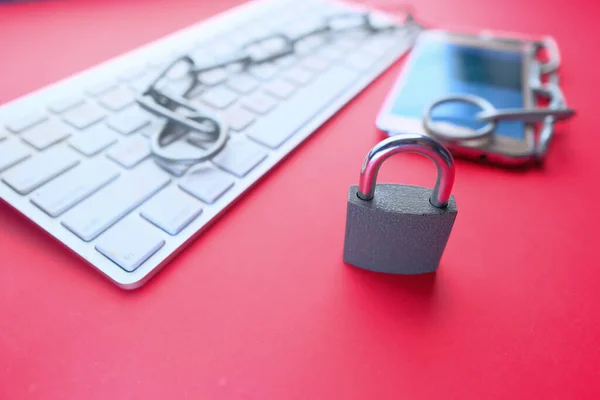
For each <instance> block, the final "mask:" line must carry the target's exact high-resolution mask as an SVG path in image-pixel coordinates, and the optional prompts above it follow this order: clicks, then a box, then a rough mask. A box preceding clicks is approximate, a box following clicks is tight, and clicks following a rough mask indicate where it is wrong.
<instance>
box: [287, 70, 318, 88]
mask: <svg viewBox="0 0 600 400" xmlns="http://www.w3.org/2000/svg"><path fill="white" fill-rule="evenodd" d="M284 77H285V79H287V80H289V81H290V82H292V83H296V84H298V85H306V84H308V83H310V81H312V79H313V78H314V74H313V73H312V72H310V71H308V70H306V69H303V68H300V67H294V68H292V69H290V70H289V71H286V72H285V74H284Z"/></svg>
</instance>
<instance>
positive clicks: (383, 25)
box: [136, 12, 423, 166]
mask: <svg viewBox="0 0 600 400" xmlns="http://www.w3.org/2000/svg"><path fill="white" fill-rule="evenodd" d="M421 29H423V27H422V26H421V25H419V24H418V23H417V22H416V21H415V20H414V18H413V16H412V14H410V13H408V12H407V17H406V20H405V21H404V22H403V23H393V22H390V21H389V20H384V19H382V18H380V17H378V16H377V15H376V14H375V13H373V12H345V13H341V14H337V15H333V16H329V17H327V18H325V20H324V23H323V25H321V26H319V27H317V28H315V29H313V30H311V31H308V32H304V33H301V34H299V35H297V36H295V37H290V36H289V35H286V34H283V33H274V34H272V35H267V36H265V37H262V38H259V39H255V40H252V41H250V42H248V43H246V44H245V45H243V46H242V47H241V48H240V49H239V50H238V51H237V52H234V53H233V54H231V55H230V56H228V57H225V58H222V59H220V60H218V61H216V62H212V63H209V64H204V65H202V64H198V63H196V62H195V61H194V60H193V59H192V58H191V57H189V56H187V55H184V56H181V57H179V58H177V59H176V60H175V61H173V62H172V63H171V64H169V65H168V66H167V67H166V68H165V69H164V70H163V71H162V73H160V74H159V75H158V76H157V78H156V79H155V80H154V81H153V82H152V83H151V84H150V85H149V86H148V88H147V89H146V90H145V91H144V92H143V93H142V94H141V95H139V96H138V97H137V98H136V101H137V103H138V104H139V105H140V106H141V107H142V108H143V109H144V110H146V111H149V112H150V113H152V114H154V115H156V116H158V117H161V118H163V119H165V124H164V125H163V126H162V127H161V128H160V131H158V132H156V133H155V134H153V135H152V137H151V140H150V147H151V150H152V153H153V154H154V156H155V157H156V158H157V159H158V160H159V161H161V162H162V163H163V164H172V165H173V164H181V165H184V166H187V165H193V164H196V163H199V162H202V161H206V160H209V159H211V158H212V157H214V156H215V155H216V154H218V153H219V152H220V151H221V150H222V149H223V147H224V146H225V144H226V142H227V139H228V136H229V135H228V126H227V124H226V121H224V120H223V118H221V117H219V116H218V115H216V114H215V113H213V112H212V111H210V110H207V109H203V108H201V107H200V106H198V105H196V104H193V103H191V102H190V100H189V98H188V97H189V95H190V94H191V93H196V92H197V91H198V90H201V89H202V85H201V82H200V80H199V75H201V74H203V73H207V72H210V71H213V70H217V69H223V68H225V69H228V68H232V67H236V68H237V69H239V70H246V69H248V68H249V67H251V66H255V65H260V64H265V63H270V62H273V61H275V60H278V59H280V58H283V57H287V56H290V55H293V54H294V53H295V52H296V51H297V49H298V46H299V45H300V44H301V43H302V42H305V41H307V40H308V39H310V38H314V37H323V36H324V37H326V38H328V39H331V40H335V38H336V37H337V36H343V35H345V34H347V33H349V32H353V31H354V32H356V31H362V32H366V33H367V34H368V35H375V34H380V33H384V32H392V31H404V32H405V33H406V34H407V35H412V36H411V38H413V39H414V38H416V36H417V34H418V32H419V31H420V30H421ZM176 68H186V70H187V71H186V76H187V77H188V78H189V85H186V86H185V87H184V88H183V90H182V92H181V93H172V90H169V87H168V85H167V83H168V79H167V77H168V75H169V74H170V73H171V72H172V71H173V70H174V69H176ZM183 137H185V139H186V140H187V142H189V143H191V144H193V145H194V146H196V147H198V153H197V154H193V155H192V154H185V155H181V154H179V155H178V154H172V153H169V152H168V151H166V149H165V148H164V147H165V145H167V144H169V143H172V142H174V141H175V140H178V139H181V138H183Z"/></svg>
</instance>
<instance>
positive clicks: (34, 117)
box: [6, 112, 48, 133]
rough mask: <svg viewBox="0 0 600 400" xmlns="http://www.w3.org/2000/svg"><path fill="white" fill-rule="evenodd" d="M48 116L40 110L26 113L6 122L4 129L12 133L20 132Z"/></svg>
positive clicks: (39, 122)
mask: <svg viewBox="0 0 600 400" xmlns="http://www.w3.org/2000/svg"><path fill="white" fill-rule="evenodd" d="M47 119H48V116H47V115H46V114H42V113H41V112H34V113H30V114H26V115H21V116H18V117H17V118H15V119H12V120H11V121H9V122H8V123H7V124H6V129H8V130H9V131H11V132H13V133H21V132H23V131H24V130H25V129H28V128H31V127H32V126H34V125H38V124H41V123H42V122H44V121H46V120H47Z"/></svg>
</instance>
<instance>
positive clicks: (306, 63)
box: [302, 56, 331, 72]
mask: <svg viewBox="0 0 600 400" xmlns="http://www.w3.org/2000/svg"><path fill="white" fill-rule="evenodd" d="M330 64H331V61H330V60H327V59H326V58H321V57H318V56H310V57H307V58H305V59H304V60H302V66H303V67H305V68H306V69H310V70H312V71H315V72H321V71H324V70H325V69H327V67H329V65H330Z"/></svg>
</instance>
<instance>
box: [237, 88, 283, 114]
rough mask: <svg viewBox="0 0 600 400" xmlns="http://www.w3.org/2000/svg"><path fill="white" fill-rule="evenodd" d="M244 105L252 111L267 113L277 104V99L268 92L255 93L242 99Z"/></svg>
mask: <svg viewBox="0 0 600 400" xmlns="http://www.w3.org/2000/svg"><path fill="white" fill-rule="evenodd" d="M241 103H242V105H243V106H244V107H245V108H247V109H248V110H250V111H254V112H256V113H258V114H266V113H268V112H269V111H271V110H272V109H273V108H275V106H276V105H277V101H275V99H273V98H272V97H271V96H269V95H268V94H266V93H260V92H257V93H253V94H251V95H249V96H247V97H244V98H243V99H242V101H241Z"/></svg>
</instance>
